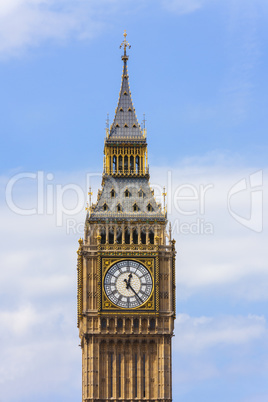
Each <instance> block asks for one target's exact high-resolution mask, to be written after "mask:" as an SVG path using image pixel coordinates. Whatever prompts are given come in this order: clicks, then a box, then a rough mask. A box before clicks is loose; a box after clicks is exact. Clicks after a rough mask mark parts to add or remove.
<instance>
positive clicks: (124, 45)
mask: <svg viewBox="0 0 268 402" xmlns="http://www.w3.org/2000/svg"><path fill="white" fill-rule="evenodd" d="M124 37H125V39H124V40H123V42H122V43H121V45H120V49H121V48H122V47H124V55H123V56H122V59H123V60H128V56H127V48H129V49H130V48H131V45H130V44H129V43H128V41H127V33H126V30H124Z"/></svg>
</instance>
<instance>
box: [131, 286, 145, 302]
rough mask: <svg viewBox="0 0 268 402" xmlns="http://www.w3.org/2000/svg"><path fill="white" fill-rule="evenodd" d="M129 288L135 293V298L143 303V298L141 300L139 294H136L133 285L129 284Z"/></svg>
mask: <svg viewBox="0 0 268 402" xmlns="http://www.w3.org/2000/svg"><path fill="white" fill-rule="evenodd" d="M129 288H130V289H131V290H132V292H133V293H135V295H136V296H137V298H138V299H139V300H140V302H141V303H143V300H141V298H140V296H139V295H138V293H137V292H135V290H134V289H133V287H132V286H131V285H130V284H129Z"/></svg>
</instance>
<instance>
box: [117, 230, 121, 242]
mask: <svg viewBox="0 0 268 402" xmlns="http://www.w3.org/2000/svg"><path fill="white" fill-rule="evenodd" d="M116 242H117V244H122V230H121V228H118V229H117V231H116Z"/></svg>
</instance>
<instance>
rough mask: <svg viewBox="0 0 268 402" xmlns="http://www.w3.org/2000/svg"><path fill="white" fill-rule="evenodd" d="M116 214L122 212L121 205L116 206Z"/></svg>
mask: <svg viewBox="0 0 268 402" xmlns="http://www.w3.org/2000/svg"><path fill="white" fill-rule="evenodd" d="M117 212H122V205H121V204H117Z"/></svg>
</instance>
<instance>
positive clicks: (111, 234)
mask: <svg viewBox="0 0 268 402" xmlns="http://www.w3.org/2000/svg"><path fill="white" fill-rule="evenodd" d="M109 244H114V229H113V228H110V230H109Z"/></svg>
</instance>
